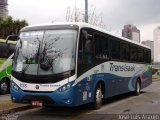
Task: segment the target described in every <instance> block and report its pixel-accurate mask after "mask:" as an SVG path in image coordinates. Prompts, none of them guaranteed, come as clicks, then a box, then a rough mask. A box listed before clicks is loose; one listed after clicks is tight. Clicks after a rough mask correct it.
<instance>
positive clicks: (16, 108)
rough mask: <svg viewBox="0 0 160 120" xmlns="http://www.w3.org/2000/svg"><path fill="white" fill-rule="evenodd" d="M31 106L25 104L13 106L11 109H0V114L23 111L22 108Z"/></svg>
mask: <svg viewBox="0 0 160 120" xmlns="http://www.w3.org/2000/svg"><path fill="white" fill-rule="evenodd" d="M31 108H33V106H31V105H26V106H22V107H15V108H11V109H6V110H1V111H0V116H2V115H3V114H4V115H6V114H10V113H15V112H19V111H24V110H27V109H31Z"/></svg>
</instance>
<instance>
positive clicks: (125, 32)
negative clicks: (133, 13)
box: [122, 25, 140, 43]
mask: <svg viewBox="0 0 160 120" xmlns="http://www.w3.org/2000/svg"><path fill="white" fill-rule="evenodd" d="M122 36H123V37H125V38H128V39H130V40H133V41H135V42H138V43H140V30H138V29H137V27H136V26H132V25H125V26H124V28H123V29H122Z"/></svg>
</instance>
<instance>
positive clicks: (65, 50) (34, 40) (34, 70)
mask: <svg viewBox="0 0 160 120" xmlns="http://www.w3.org/2000/svg"><path fill="white" fill-rule="evenodd" d="M76 38H77V31H76V30H69V29H68V30H45V31H42V30H41V31H26V32H21V33H20V39H19V41H18V42H17V45H16V51H15V55H14V60H13V71H15V72H20V73H24V74H29V75H49V74H58V73H63V72H66V71H70V70H74V69H75V53H76V52H75V49H76Z"/></svg>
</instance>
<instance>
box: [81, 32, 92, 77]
mask: <svg viewBox="0 0 160 120" xmlns="http://www.w3.org/2000/svg"><path fill="white" fill-rule="evenodd" d="M85 31H87V34H88V37H87V38H86V36H85V35H84V34H83V32H82V31H81V34H80V39H79V48H78V75H80V74H82V73H83V72H85V71H87V70H89V69H90V68H91V67H92V66H93V51H94V50H93V39H92V31H91V30H85Z"/></svg>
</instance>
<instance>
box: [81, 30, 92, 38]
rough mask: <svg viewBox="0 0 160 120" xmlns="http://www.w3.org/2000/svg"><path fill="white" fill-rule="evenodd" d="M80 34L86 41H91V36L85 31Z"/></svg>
mask: <svg viewBox="0 0 160 120" xmlns="http://www.w3.org/2000/svg"><path fill="white" fill-rule="evenodd" d="M82 33H83V36H84V37H85V39H86V40H87V39H92V35H91V34H88V33H87V31H86V30H83V31H82Z"/></svg>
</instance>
